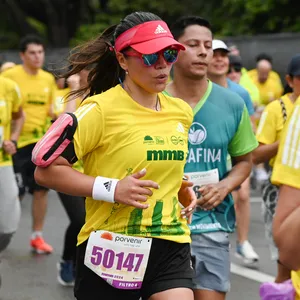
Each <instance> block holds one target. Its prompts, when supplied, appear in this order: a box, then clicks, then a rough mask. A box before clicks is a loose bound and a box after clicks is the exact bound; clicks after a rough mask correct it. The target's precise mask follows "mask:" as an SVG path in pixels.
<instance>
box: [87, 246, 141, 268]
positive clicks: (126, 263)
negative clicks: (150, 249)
mask: <svg viewBox="0 0 300 300" xmlns="http://www.w3.org/2000/svg"><path fill="white" fill-rule="evenodd" d="M143 258H144V254H138V253H124V252H118V253H116V252H115V251H113V250H111V249H103V248H102V247H98V246H94V247H93V250H92V255H91V263H92V264H93V265H94V266H99V265H101V264H102V265H103V267H104V268H106V269H111V268H112V267H113V266H114V265H115V263H116V269H117V270H119V271H121V270H122V269H124V270H126V271H127V272H132V271H133V272H138V271H139V268H140V266H141V263H142V261H143Z"/></svg>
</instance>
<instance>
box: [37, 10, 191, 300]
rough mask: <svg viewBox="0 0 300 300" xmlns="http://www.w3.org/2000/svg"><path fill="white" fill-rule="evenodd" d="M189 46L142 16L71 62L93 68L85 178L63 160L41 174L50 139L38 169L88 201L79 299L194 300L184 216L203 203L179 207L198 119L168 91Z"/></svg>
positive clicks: (81, 147)
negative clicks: (190, 132) (190, 139)
mask: <svg viewBox="0 0 300 300" xmlns="http://www.w3.org/2000/svg"><path fill="white" fill-rule="evenodd" d="M183 49H184V47H183V46H182V45H181V44H179V43H178V42H176V41H175V40H174V38H173V36H172V34H171V33H170V30H169V28H168V26H167V24H166V23H165V22H163V21H162V20H161V19H160V18H159V17H157V16H156V15H154V14H152V13H145V12H135V13H132V14H130V15H128V16H127V17H126V18H125V19H123V20H122V21H121V23H120V24H119V25H117V26H113V27H110V28H109V29H107V30H106V31H105V32H104V33H103V34H102V35H101V36H100V37H99V38H98V39H97V40H96V41H95V42H93V43H89V44H88V45H85V46H83V48H82V50H81V51H79V52H78V53H76V54H75V56H73V58H72V59H71V61H72V64H73V69H72V70H71V71H70V72H69V73H68V74H67V76H69V75H71V74H74V73H78V72H79V71H80V70H81V69H83V68H84V67H85V64H83V63H82V62H84V61H87V62H86V65H88V64H92V63H95V64H96V65H95V68H94V69H93V70H92V71H91V74H93V76H91V77H90V78H89V80H88V82H89V85H88V87H87V90H90V96H92V97H90V98H87V99H85V100H84V101H83V103H82V104H81V106H80V107H79V109H78V110H77V111H76V112H75V116H76V119H77V121H78V125H77V129H76V131H75V134H74V139H73V144H74V149H75V153H76V156H77V159H83V163H84V174H81V173H80V172H77V171H76V170H74V169H72V167H71V164H70V163H69V161H73V159H72V158H73V157H72V158H71V157H68V156H67V155H65V153H62V156H59V157H58V158H56V156H55V157H54V158H53V160H54V159H55V160H54V161H52V163H51V164H50V165H49V166H48V167H46V168H43V167H41V164H42V160H37V159H38V156H39V155H42V153H44V151H47V150H46V148H47V147H46V148H43V146H42V143H44V142H45V143H46V144H47V143H50V141H51V136H45V137H44V138H43V139H42V140H41V144H38V145H39V146H41V148H39V147H37V148H36V149H35V150H34V153H33V157H32V159H33V161H35V162H36V163H37V165H40V167H37V170H36V173H35V177H36V180H37V181H38V182H39V183H40V184H42V185H47V186H48V187H49V188H53V189H55V190H58V191H60V192H64V193H66V194H71V195H79V196H86V197H87V198H86V222H85V225H84V226H83V228H82V230H81V232H80V234H79V237H78V252H77V253H78V257H77V270H76V282H75V297H76V298H77V299H78V300H82V299H89V300H95V299H99V292H100V293H103V295H106V297H107V298H109V299H112V300H117V299H118V300H119V299H131V300H134V299H139V298H140V297H142V298H144V299H157V300H163V299H166V298H170V299H171V298H172V299H179V298H182V299H185V300H192V299H193V292H192V277H193V273H194V272H193V269H192V267H191V254H190V242H191V238H190V230H189V228H188V224H187V220H186V217H190V216H191V214H192V212H193V209H194V208H195V204H196V199H195V195H193V201H192V202H191V204H190V205H189V206H187V207H186V208H185V209H183V210H182V209H181V208H180V205H179V201H178V192H179V189H180V187H181V184H182V176H183V168H184V164H185V161H186V156H187V150H188V147H187V141H188V130H189V127H190V125H191V123H192V119H193V113H192V109H191V108H190V106H189V105H188V104H186V103H185V102H184V101H182V100H180V99H177V98H171V97H169V96H167V95H164V94H162V93H161V92H162V91H163V90H164V89H165V87H166V83H167V80H168V75H169V72H170V69H171V67H172V64H173V63H174V62H175V61H176V59H177V57H178V53H179V51H180V50H183ZM119 81H120V82H121V84H118V83H119ZM59 120H60V121H63V120H64V119H59ZM59 124H61V123H60V122H56V123H55V124H53V127H52V129H51V130H52V131H51V130H50V132H53V134H55V132H56V131H55V130H59ZM53 130H54V131H53ZM50 132H49V133H50ZM48 137H50V139H48ZM40 152H41V153H40ZM39 157H40V156H39ZM64 157H66V158H64ZM50 162H51V161H50Z"/></svg>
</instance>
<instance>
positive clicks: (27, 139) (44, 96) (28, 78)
mask: <svg viewBox="0 0 300 300" xmlns="http://www.w3.org/2000/svg"><path fill="white" fill-rule="evenodd" d="M20 56H21V59H22V61H23V64H22V65H17V66H15V67H13V68H11V69H9V70H7V71H5V72H3V73H2V74H1V75H2V76H4V77H6V78H10V79H11V80H13V81H15V82H16V83H17V85H18V86H19V88H20V91H21V97H22V107H23V109H24V112H25V116H26V119H25V123H24V126H23V128H22V132H21V134H20V138H19V141H18V151H17V153H16V154H15V155H14V156H13V164H14V171H15V173H16V178H17V183H18V186H19V196H20V198H22V197H23V196H24V195H25V192H26V191H27V190H28V192H29V193H31V194H33V203H32V219H33V220H32V235H31V240H30V245H31V247H32V249H33V250H34V251H36V252H38V253H51V252H52V250H53V249H52V247H51V246H50V245H49V244H47V243H46V242H45V240H44V239H43V235H42V230H43V227H44V221H45V216H46V211H47V194H48V189H46V188H45V187H42V186H39V185H37V184H36V182H35V180H34V175H33V174H34V170H35V165H34V164H33V163H32V162H31V152H32V149H33V148H34V146H35V143H36V142H37V141H38V140H39V139H40V138H41V137H42V136H43V134H44V133H45V126H46V121H47V116H48V114H49V113H50V108H51V105H52V98H53V93H54V89H55V80H54V77H53V76H52V75H51V74H50V73H48V72H45V71H43V70H42V69H41V67H42V66H43V64H44V59H45V51H44V46H43V43H42V41H41V40H40V38H38V37H35V36H26V37H24V38H23V39H22V40H21V41H20Z"/></svg>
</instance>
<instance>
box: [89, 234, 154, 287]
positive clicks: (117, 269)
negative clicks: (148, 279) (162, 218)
mask: <svg viewBox="0 0 300 300" xmlns="http://www.w3.org/2000/svg"><path fill="white" fill-rule="evenodd" d="M151 244H152V239H151V238H141V237H133V236H127V235H122V234H117V233H113V232H109V231H105V230H98V231H93V232H92V233H91V235H90V237H89V240H88V244H87V247H86V252H85V258H84V264H85V265H86V266H87V267H88V268H90V269H91V270H92V271H93V272H95V273H96V274H97V275H98V276H100V277H101V278H102V279H104V280H106V281H107V282H108V283H109V284H110V285H112V286H113V287H115V288H117V289H124V290H137V289H140V288H141V287H142V283H143V278H144V275H145V272H146V268H147V264H148V259H149V253H150V249H151Z"/></svg>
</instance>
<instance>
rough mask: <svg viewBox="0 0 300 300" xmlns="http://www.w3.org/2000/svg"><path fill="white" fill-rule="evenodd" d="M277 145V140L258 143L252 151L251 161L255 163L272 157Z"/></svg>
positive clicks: (275, 152)
mask: <svg viewBox="0 0 300 300" xmlns="http://www.w3.org/2000/svg"><path fill="white" fill-rule="evenodd" d="M278 147H279V141H277V142H275V143H272V144H269V145H268V144H263V143H259V146H258V147H257V148H256V149H255V150H254V151H253V152H252V161H253V163H254V164H255V165H258V164H260V163H263V162H267V161H269V160H270V159H271V158H273V157H274V156H275V155H276V154H277V152H278Z"/></svg>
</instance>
